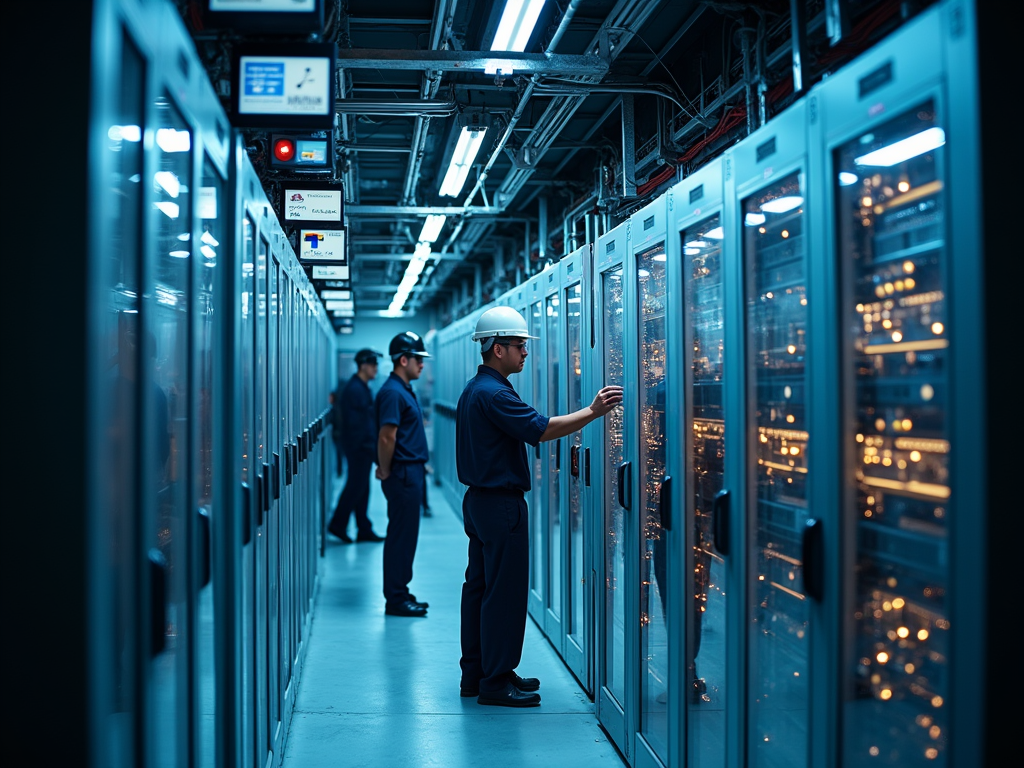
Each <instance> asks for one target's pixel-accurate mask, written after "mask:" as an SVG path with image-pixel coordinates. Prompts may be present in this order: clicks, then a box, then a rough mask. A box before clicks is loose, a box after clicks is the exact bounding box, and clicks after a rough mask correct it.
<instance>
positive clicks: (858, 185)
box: [835, 102, 950, 768]
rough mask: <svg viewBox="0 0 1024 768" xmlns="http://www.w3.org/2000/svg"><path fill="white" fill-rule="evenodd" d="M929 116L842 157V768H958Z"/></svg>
mask: <svg viewBox="0 0 1024 768" xmlns="http://www.w3.org/2000/svg"><path fill="white" fill-rule="evenodd" d="M944 142H945V134H944V132H943V130H942V129H941V128H939V127H938V126H937V120H936V115H935V105H934V104H933V103H931V102H927V103H925V104H922V105H921V106H920V107H919V108H917V109H915V110H912V111H909V112H907V113H906V114H904V115H901V116H899V117H897V118H895V119H893V120H891V121H890V122H888V123H886V124H885V125H883V126H880V127H878V128H876V129H874V130H873V131H871V132H870V133H866V134H864V135H862V136H858V137H857V138H856V139H854V140H852V141H850V142H849V143H848V144H846V145H845V146H843V147H840V148H839V149H837V150H836V152H835V169H836V179H835V183H836V185H837V186H836V199H837V200H838V207H837V211H838V217H839V218H838V222H837V233H838V238H839V242H838V247H839V259H840V264H842V265H844V266H845V267H846V268H847V272H846V274H844V294H843V316H844V318H845V320H846V329H847V337H846V338H847V342H846V343H847V345H848V353H847V357H846V366H845V374H844V386H845V390H846V401H847V407H848V409H849V410H848V414H849V418H848V421H847V425H848V426H847V430H848V431H847V433H846V434H845V436H844V439H845V441H846V453H847V458H848V460H849V461H850V464H849V465H848V466H850V467H851V470H850V472H849V473H848V475H847V476H848V477H850V478H851V480H850V483H849V485H848V486H847V488H846V489H845V504H844V510H843V513H844V518H845V520H846V521H847V523H848V526H849V527H848V528H847V532H848V533H849V535H850V538H851V540H852V541H855V542H856V562H855V563H850V564H848V566H847V572H846V576H845V578H846V579H848V580H850V581H851V583H850V585H849V587H848V589H847V590H846V592H845V595H846V600H847V602H846V604H845V606H844V619H845V622H846V625H845V633H844V636H845V639H846V640H845V645H844V649H843V669H844V690H843V750H844V755H843V762H844V764H845V765H851V766H858V765H888V766H900V768H903V767H904V766H923V765H929V766H934V765H946V764H947V751H946V745H947V740H948V736H949V727H948V726H949V718H948V715H947V711H948V701H949V694H950V688H949V682H950V681H949V677H950V670H949V658H950V640H949V628H950V626H949V607H948V605H947V604H946V590H947V587H948V585H949V580H950V579H949V576H950V574H949V550H948V546H949V545H948V531H949V523H948V511H949V509H950V479H949V469H950V468H949V450H950V444H949V424H948V421H947V418H946V409H947V407H948V400H947V398H948V392H949V381H948V378H947V377H948V372H949V332H948V326H949V316H948V308H947V307H948V304H947V295H948V292H949V286H948V284H947V277H946V243H945V239H944V213H943V210H944V204H945V200H944V197H945V195H944V190H943V183H942V165H941V164H942V159H943V153H942V149H941V147H942V146H943V144H944Z"/></svg>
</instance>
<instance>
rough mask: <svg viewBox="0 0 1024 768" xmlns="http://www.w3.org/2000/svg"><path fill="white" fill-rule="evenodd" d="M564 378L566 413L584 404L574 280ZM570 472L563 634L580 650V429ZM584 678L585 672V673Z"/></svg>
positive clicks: (568, 299)
mask: <svg viewBox="0 0 1024 768" xmlns="http://www.w3.org/2000/svg"><path fill="white" fill-rule="evenodd" d="M564 295H565V305H566V306H565V357H566V365H565V368H566V371H565V380H566V384H567V387H568V391H567V392H566V394H567V396H568V398H567V399H568V403H567V406H568V409H567V411H566V412H567V413H575V412H576V411H578V410H580V409H581V408H582V407H583V391H582V386H583V357H582V338H583V287H582V286H581V285H580V284H579V283H573V284H572V285H571V286H569V287H568V288H566V289H565V292H564ZM568 443H569V457H570V458H569V461H570V464H569V473H568V476H567V482H568V488H567V493H568V504H567V506H568V521H567V522H568V523H569V562H568V563H566V566H567V568H566V570H567V571H568V573H569V607H568V610H567V611H566V613H567V615H568V618H569V621H568V626H567V627H566V635H567V636H568V637H569V638H570V639H571V640H572V641H573V643H575V644H576V646H577V647H578V648H579V649H580V650H581V651H583V650H585V649H586V637H585V635H584V623H583V622H584V616H583V598H584V589H583V577H584V573H583V501H582V498H581V493H582V484H583V469H582V465H583V431H582V430H577V431H576V432H573V433H572V434H571V435H569V437H568ZM584 679H585V676H584Z"/></svg>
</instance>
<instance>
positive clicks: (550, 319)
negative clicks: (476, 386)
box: [545, 293, 562, 617]
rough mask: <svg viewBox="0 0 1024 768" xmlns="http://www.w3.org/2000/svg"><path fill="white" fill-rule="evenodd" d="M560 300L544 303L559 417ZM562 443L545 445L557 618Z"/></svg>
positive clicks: (550, 404) (551, 408)
mask: <svg viewBox="0 0 1024 768" xmlns="http://www.w3.org/2000/svg"><path fill="white" fill-rule="evenodd" d="M559 303H560V302H559V298H558V294H557V293H556V294H554V295H552V296H548V298H547V301H546V302H545V304H546V306H545V326H546V330H545V339H546V341H547V347H548V353H547V356H546V358H545V363H546V364H547V373H548V397H547V412H548V413H559V411H560V408H559V403H558V400H559V395H560V394H561V393H560V392H559V388H560V386H561V376H562V361H561V358H560V355H561V350H559V348H558V336H559V328H558V324H559V318H558V314H559V310H560V309H561V307H559ZM561 444H562V441H561V439H559V440H549V441H548V442H547V443H545V446H546V450H547V453H548V486H547V497H548V499H547V502H548V503H547V505H546V509H547V513H548V535H547V539H548V585H547V607H548V608H549V609H551V612H552V613H553V614H554V615H555V616H556V617H558V616H560V615H561V613H562V590H561V584H560V583H559V579H560V578H561V576H562V534H561V531H562V521H561V514H560V512H561V508H560V506H559V485H560V483H561V478H560V474H561V472H560V470H559V463H560V462H559V454H558V452H559V451H560V450H561Z"/></svg>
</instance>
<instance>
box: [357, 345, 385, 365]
mask: <svg viewBox="0 0 1024 768" xmlns="http://www.w3.org/2000/svg"><path fill="white" fill-rule="evenodd" d="M378 357H384V353H383V352H378V351H377V350H375V349H360V350H359V351H358V352H356V365H362V364H363V363H376V362H377V358H378Z"/></svg>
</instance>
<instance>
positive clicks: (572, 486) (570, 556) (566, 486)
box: [556, 243, 594, 696]
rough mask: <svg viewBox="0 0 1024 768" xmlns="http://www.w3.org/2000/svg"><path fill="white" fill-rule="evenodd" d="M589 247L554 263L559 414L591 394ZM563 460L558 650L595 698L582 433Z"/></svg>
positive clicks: (565, 444)
mask: <svg viewBox="0 0 1024 768" xmlns="http://www.w3.org/2000/svg"><path fill="white" fill-rule="evenodd" d="M590 253H591V246H590V244H589V243H588V244H587V245H585V246H583V247H582V248H579V249H577V250H576V251H574V252H573V253H571V254H569V255H568V256H566V257H564V258H563V259H562V260H561V261H559V262H558V283H559V296H560V304H561V307H562V322H561V330H560V335H561V337H562V348H563V355H562V358H563V366H562V367H563V371H564V373H563V377H562V391H563V395H562V398H561V402H560V403H559V410H558V413H574V412H576V411H578V410H580V409H581V408H583V407H584V406H586V405H587V404H589V402H590V399H589V395H588V393H590V392H591V391H592V387H591V385H590V372H589V371H585V370H584V366H583V359H584V354H585V351H586V352H589V347H590V302H589V301H584V300H583V297H584V291H585V286H586V285H587V284H588V282H589V281H588V279H587V278H588V274H587V273H588V271H589V269H590ZM558 442H559V443H561V444H562V447H561V448H560V449H559V452H560V457H561V470H560V474H561V478H562V479H561V499H560V501H559V503H560V506H561V511H560V513H559V517H560V519H561V520H562V521H563V525H562V542H561V544H560V546H561V549H562V554H561V560H562V567H561V569H560V573H559V579H560V581H561V589H562V591H563V599H562V606H563V611H562V632H561V637H560V638H559V642H558V643H557V645H556V647H558V648H560V649H561V654H562V659H563V660H564V661H565V663H566V665H567V666H568V667H569V669H571V670H572V672H573V673H574V674H575V675H576V678H577V680H579V681H580V684H581V685H582V686H583V688H584V690H586V692H587V694H588V695H590V696H593V695H594V687H593V682H592V672H591V662H592V659H593V614H592V610H593V598H592V594H593V579H590V578H588V574H589V572H590V568H591V564H590V558H591V554H592V552H591V550H590V548H589V547H587V542H590V541H593V528H594V526H593V518H592V517H591V516H589V515H585V514H584V510H585V509H586V503H587V501H586V495H587V488H586V474H585V467H584V460H585V455H584V453H583V430H578V431H576V432H574V433H572V434H571V435H567V436H566V437H563V438H560V439H559V440H558Z"/></svg>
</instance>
